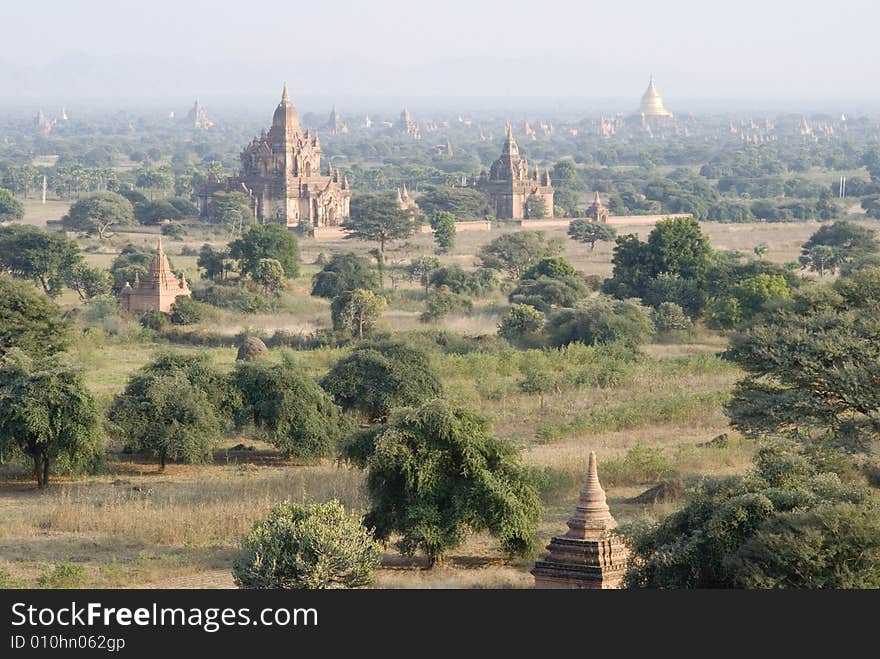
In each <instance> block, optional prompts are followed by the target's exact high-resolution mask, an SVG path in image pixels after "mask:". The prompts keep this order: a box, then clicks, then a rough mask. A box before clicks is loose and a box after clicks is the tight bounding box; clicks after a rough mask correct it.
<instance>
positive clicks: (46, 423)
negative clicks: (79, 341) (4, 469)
mask: <svg viewBox="0 0 880 659" xmlns="http://www.w3.org/2000/svg"><path fill="white" fill-rule="evenodd" d="M0 446H5V447H10V446H13V447H16V448H17V449H18V450H19V451H21V452H22V453H24V454H25V455H27V456H28V457H29V458H30V459H31V460H32V461H33V465H34V479H35V480H36V482H37V486H38V487H40V488H44V487H46V486H47V485H48V484H49V474H50V473H51V470H52V465H53V464H55V463H57V462H59V461H61V462H62V463H63V464H64V465H65V466H66V467H69V468H76V467H84V466H92V465H94V464H96V462H97V461H98V460H99V459H100V456H101V455H102V453H103V447H102V446H101V442H100V435H99V433H98V412H97V406H96V404H95V400H94V398H93V397H92V394H91V393H90V392H89V390H88V388H87V387H86V385H85V382H84V381H83V377H82V373H81V371H80V370H79V369H77V368H75V367H73V366H72V365H71V364H70V362H69V361H68V360H67V358H66V357H65V356H63V355H49V356H47V357H40V358H33V357H30V356H28V355H27V354H25V353H24V352H23V351H21V350H19V349H18V348H12V349H11V350H9V351H7V352H6V354H5V355H4V356H3V357H0Z"/></svg>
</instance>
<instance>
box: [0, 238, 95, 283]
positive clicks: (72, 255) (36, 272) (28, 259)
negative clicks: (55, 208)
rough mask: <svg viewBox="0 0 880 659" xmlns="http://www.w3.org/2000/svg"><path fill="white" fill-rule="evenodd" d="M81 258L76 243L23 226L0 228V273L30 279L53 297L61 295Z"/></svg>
mask: <svg viewBox="0 0 880 659" xmlns="http://www.w3.org/2000/svg"><path fill="white" fill-rule="evenodd" d="M81 260H82V256H81V255H80V253H79V247H78V246H77V244H76V242H75V241H73V240H71V239H70V238H68V237H67V236H65V235H64V234H62V233H49V232H48V231H43V230H42V229H38V228H37V227H32V226H29V225H24V224H10V225H7V226H3V227H0V271H6V272H8V273H10V274H11V275H12V276H13V277H19V278H21V279H30V280H32V281H34V282H36V283H37V284H39V285H40V286H41V287H42V288H43V291H44V292H45V293H46V294H47V295H49V296H51V297H55V296H57V295H59V294H60V293H61V290H62V289H63V288H64V284H65V283H66V281H67V280H68V278H69V277H70V275H71V272H72V270H73V267H74V266H75V265H77V264H78V263H80V261H81Z"/></svg>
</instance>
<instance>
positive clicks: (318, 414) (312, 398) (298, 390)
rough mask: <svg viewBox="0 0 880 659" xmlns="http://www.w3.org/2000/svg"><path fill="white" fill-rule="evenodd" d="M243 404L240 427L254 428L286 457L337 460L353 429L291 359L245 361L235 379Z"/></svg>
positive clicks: (238, 411)
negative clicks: (341, 446)
mask: <svg viewBox="0 0 880 659" xmlns="http://www.w3.org/2000/svg"><path fill="white" fill-rule="evenodd" d="M232 383H233V386H234V387H235V389H236V390H237V392H238V395H239V397H240V399H241V403H240V407H239V409H238V410H237V411H236V426H238V427H239V428H241V427H243V426H244V425H246V424H248V423H251V424H253V425H254V427H256V428H257V429H258V431H259V432H260V433H261V437H262V438H263V439H265V440H266V441H268V442H269V443H271V444H273V445H274V446H277V447H278V448H280V449H282V450H283V451H284V453H285V455H293V456H296V457H298V458H300V459H305V460H314V459H317V458H323V457H329V456H331V455H333V454H334V452H335V451H336V449H337V448H338V446H339V444H340V443H341V441H342V438H343V437H344V436H345V435H346V434H347V433H348V432H349V431H350V430H351V428H352V423H351V421H350V420H349V419H348V418H347V417H345V416H344V415H343V413H342V410H341V409H340V408H339V407H338V406H337V405H336V404H335V403H334V402H333V399H332V398H331V397H330V395H329V394H327V393H326V392H325V391H324V390H323V389H321V387H319V386H318V385H317V383H315V381H314V380H312V379H311V378H310V377H308V376H307V375H305V374H304V373H303V372H302V369H301V368H299V367H297V365H296V363H295V362H293V361H291V360H290V359H287V358H286V359H285V360H284V361H283V362H282V363H281V364H273V363H270V362H267V361H264V360H254V361H241V362H239V363H237V364H236V366H235V370H234V371H233V373H232Z"/></svg>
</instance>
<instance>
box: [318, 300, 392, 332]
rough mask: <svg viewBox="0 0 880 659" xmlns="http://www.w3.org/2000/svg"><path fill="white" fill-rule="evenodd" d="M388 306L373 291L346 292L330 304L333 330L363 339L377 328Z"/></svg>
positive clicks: (386, 302)
mask: <svg viewBox="0 0 880 659" xmlns="http://www.w3.org/2000/svg"><path fill="white" fill-rule="evenodd" d="M387 304H388V301H387V300H386V299H385V298H384V297H382V296H381V295H376V294H375V293H374V292H373V291H367V290H364V289H362V288H357V289H355V290H353V291H346V292H345V293H342V294H341V295H338V296H336V297H335V298H333V302H331V304H330V315H331V317H332V320H333V329H335V330H337V331H345V332H349V333H350V334H351V335H352V336H355V337H357V338H358V339H363V338H364V336H365V335H367V334H369V333H370V332H371V331H372V330H373V328H374V327H375V326H376V323H377V322H378V321H379V318H381V317H382V312H383V311H384V310H385V307H386V305H387Z"/></svg>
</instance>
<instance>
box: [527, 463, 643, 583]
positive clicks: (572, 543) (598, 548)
mask: <svg viewBox="0 0 880 659" xmlns="http://www.w3.org/2000/svg"><path fill="white" fill-rule="evenodd" d="M615 526H617V522H615V521H614V518H613V517H612V516H611V512H610V511H609V510H608V503H607V501H606V500H605V490H603V489H602V485H601V484H600V483H599V474H598V470H597V466H596V454H595V453H594V452H592V451H590V458H589V462H588V464H587V480H586V483H584V487H583V489H581V491H580V496H579V498H578V502H577V506H576V507H575V511H574V514H573V515H572V516H571V519H569V520H568V532H567V533H565V534H563V535H556V536H553V538H552V540H551V541H550V544H549V545H547V550H548V551H549V554H548V555H547V556H546V557H545V558H544V559H541V560H538V561H535V567H534V569H532V575H534V577H535V588H589V589H594V588H595V589H600V588H620V587H621V586H622V585H623V575H624V572H625V570H626V566H627V557H628V552H627V549H626V546H625V545H624V544H623V541H622V539H621V538H620V537H619V536H618V535H616V534H615V533H613V532H612V529H614V527H615Z"/></svg>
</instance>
